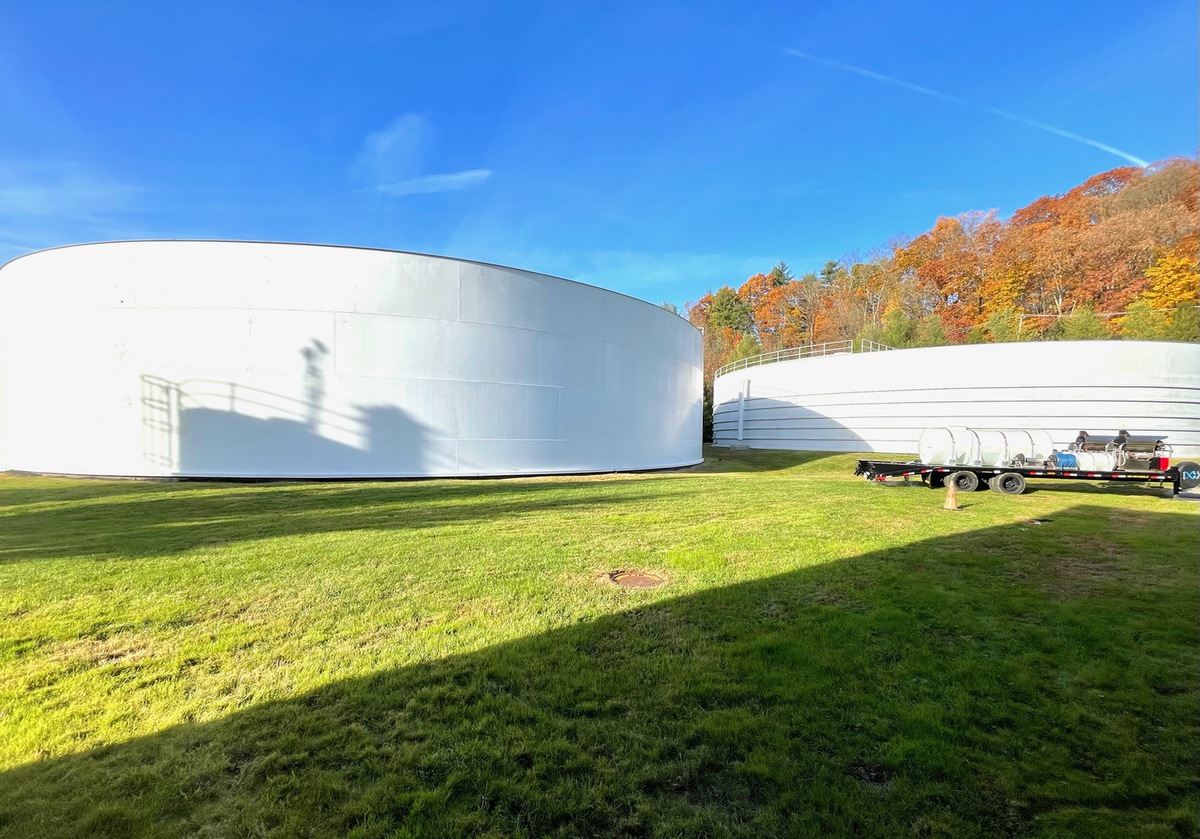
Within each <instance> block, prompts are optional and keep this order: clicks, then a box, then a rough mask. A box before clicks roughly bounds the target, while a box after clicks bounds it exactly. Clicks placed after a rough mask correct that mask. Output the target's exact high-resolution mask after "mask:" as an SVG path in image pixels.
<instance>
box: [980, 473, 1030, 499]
mask: <svg viewBox="0 0 1200 839" xmlns="http://www.w3.org/2000/svg"><path fill="white" fill-rule="evenodd" d="M988 485H989V486H991V488H992V489H994V490H996V492H998V493H1000V494H1001V495H1020V494H1021V493H1022V492H1024V491H1025V476H1024V475H1021V474H1018V473H1016V472H1004V473H1002V474H999V475H996V476H995V477H994V478H992V479H991V480H989V481H988Z"/></svg>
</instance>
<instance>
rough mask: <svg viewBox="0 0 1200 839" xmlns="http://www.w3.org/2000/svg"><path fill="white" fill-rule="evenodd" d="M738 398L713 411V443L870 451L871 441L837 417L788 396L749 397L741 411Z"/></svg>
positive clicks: (776, 447)
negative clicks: (806, 405) (799, 403)
mask: <svg viewBox="0 0 1200 839" xmlns="http://www.w3.org/2000/svg"><path fill="white" fill-rule="evenodd" d="M738 403H739V400H738V399H729V400H726V401H725V402H722V403H721V404H720V405H717V406H716V408H715V410H714V412H713V443H714V445H717V446H747V447H749V448H754V449H794V450H799V451H828V452H867V451H872V449H871V448H870V444H869V443H868V442H867V441H866V440H865V439H864V438H863V437H861V436H860V435H859V434H858V433H857V432H855V431H853V430H851V429H850V428H849V427H848V426H846V425H843V424H842V423H840V422H838V421H837V420H835V419H833V418H831V417H829V416H826V415H825V414H822V413H820V412H818V411H814V410H812V409H811V408H805V407H804V406H803V405H797V404H796V403H795V402H792V401H789V400H786V399H774V398H768V397H761V396H756V397H749V398H747V399H746V400H745V405H744V409H743V410H742V411H741V414H742V416H741V433H740V435H739V431H738V425H739V421H738V414H739V404H738Z"/></svg>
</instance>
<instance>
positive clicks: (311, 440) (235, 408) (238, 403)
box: [141, 375, 436, 478]
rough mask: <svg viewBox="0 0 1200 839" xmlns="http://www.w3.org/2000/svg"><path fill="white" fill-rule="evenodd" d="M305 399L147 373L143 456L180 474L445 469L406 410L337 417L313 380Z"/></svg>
mask: <svg viewBox="0 0 1200 839" xmlns="http://www.w3.org/2000/svg"><path fill="white" fill-rule="evenodd" d="M304 393H305V398H304V399H296V398H294V397H290V396H286V395H284V394H280V393H274V392H271V391H267V390H263V389H260V388H254V387H248V386H246V385H242V384H237V383H234V382H227V381H215V380H209V379H189V380H184V381H178V382H175V381H170V380H168V379H163V378H159V377H157V376H149V375H143V376H142V377H141V407H142V453H143V457H144V459H145V460H146V462H147V463H151V464H154V465H155V466H157V467H159V468H160V469H163V470H165V471H166V473H167V474H169V475H173V476H180V477H214V478H217V477H251V478H274V477H279V478H289V477H402V476H413V475H425V474H428V471H429V469H430V468H431V466H434V467H436V464H431V463H430V462H429V461H430V456H429V451H428V436H429V434H428V432H429V429H428V428H426V427H425V426H424V425H422V424H421V423H419V422H417V421H416V420H414V419H413V418H412V417H410V416H409V415H408V413H407V412H405V411H404V410H403V409H401V408H399V407H397V406H395V405H369V406H362V407H359V406H353V407H352V410H351V412H346V413H343V412H339V411H333V410H330V409H329V408H327V407H326V406H325V404H324V388H323V387H322V386H321V382H320V381H314V380H313V379H311V378H308V377H306V381H305V389H304Z"/></svg>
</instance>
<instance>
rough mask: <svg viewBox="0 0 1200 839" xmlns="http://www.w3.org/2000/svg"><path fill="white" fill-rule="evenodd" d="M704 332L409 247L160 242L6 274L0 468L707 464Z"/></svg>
mask: <svg viewBox="0 0 1200 839" xmlns="http://www.w3.org/2000/svg"><path fill="white" fill-rule="evenodd" d="M701 376H702V362H701V340H700V333H699V332H698V330H696V329H695V328H694V327H692V326H691V325H690V324H689V323H688V322H687V321H686V320H684V319H683V318H680V317H679V316H677V315H675V314H672V313H671V312H668V311H665V310H664V309H662V308H660V307H658V306H654V305H652V304H649V303H646V302H643V301H640V300H635V299H633V298H630V297H626V296H624V295H621V294H616V293H614V292H610V291H605V290H603V289H599V288H594V287H592V286H588V285H584V284H581V283H576V282H571V281H569V280H563V279H559V278H556V277H548V276H545V275H541V274H535V273H531V272H528V271H521V270H517V269H513V268H503V267H499V266H495V265H485V264H481V263H476V262H469V261H465V260H457V259H449V258H444V257H436V256H425V255H420V254H411V253H400V252H395V251H383V250H370V249H363V248H344V247H330V246H318V245H300V244H267V243H254V242H196V241H149V242H115V243H105V244H95V245H79V246H73V247H67V248H59V249H55V250H49V251H42V252H39V253H34V254H30V255H27V256H24V257H20V258H18V259H15V260H13V261H11V262H9V263H8V264H6V265H5V266H3V268H0V468H3V469H8V470H21V471H30V472H46V473H65V474H89V475H114V476H116V475H121V476H193V477H321V478H326V477H413V476H459V475H461V476H468V475H512V474H550V473H571V472H602V471H615V470H634V469H654V468H664V467H677V466H685V465H690V464H694V463H698V462H700V460H701V457H702V456H701V451H700V413H701Z"/></svg>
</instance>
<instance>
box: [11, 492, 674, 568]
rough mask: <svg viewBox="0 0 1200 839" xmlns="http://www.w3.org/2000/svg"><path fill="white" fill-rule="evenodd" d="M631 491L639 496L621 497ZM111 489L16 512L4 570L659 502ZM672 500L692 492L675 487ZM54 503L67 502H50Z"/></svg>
mask: <svg viewBox="0 0 1200 839" xmlns="http://www.w3.org/2000/svg"><path fill="white" fill-rule="evenodd" d="M633 482H637V483H639V485H640V486H641V487H642V491H640V492H631V493H627V494H622V493H621V492H620V491H619V490H620V488H621V487H622V486H623V485H625V484H629V483H633ZM238 486H239V488H240V487H242V486H244V485H238ZM113 487H114V485H113V484H105V483H97V484H96V485H95V489H96V495H95V496H94V500H93V501H92V502H91V503H87V500H86V497H81V496H80V495H79V494H78V493H77V492H76V491H75V488H66V489H67V492H66V493H65V495H66V496H67V499H68V500H69V501H70V503H69V504H68V505H66V506H59V505H55V504H50V505H48V506H39V507H37V508H34V509H27V510H23V509H21V507H20V506H16V509H15V511H14V512H12V513H10V514H9V515H7V516H4V518H3V529H0V565H2V564H4V563H7V562H16V561H22V560H28V559H45V558H54V557H63V556H89V557H94V558H108V559H120V558H138V557H145V556H161V555H169V554H176V553H182V552H184V551H188V550H192V549H195V548H199V547H207V546H214V545H222V544H229V543H232V542H239V541H244V540H249V539H262V538H270V537H279V536H298V535H304V534H315V533H333V532H339V531H347V530H416V529H422V528H430V527H441V526H446V525H455V524H473V523H478V524H483V523H486V522H490V521H496V520H501V519H505V518H511V517H515V516H523V515H529V514H537V513H547V512H552V511H557V512H565V511H569V510H591V509H600V508H604V507H613V506H618V505H624V504H643V503H645V502H646V501H647V500H652V499H655V498H658V497H659V492H658V490H657V489H656V488H655V483H654V481H653V479H650V480H646V479H636V478H630V479H615V480H614V479H608V480H597V481H587V482H582V481H581V482H571V481H524V480H523V481H484V480H476V481H455V482H452V483H451V482H437V483H434V482H428V483H425V482H421V483H416V482H414V483H406V484H387V485H383V486H381V485H379V484H346V483H328V484H325V483H322V484H296V485H292V486H283V487H280V486H277V485H276V486H270V487H267V486H264V487H261V488H259V489H239V490H231V488H230V487H229V485H225V484H212V485H202V484H186V485H180V484H144V485H139V486H138V487H137V488H136V490H134V491H133V492H126V493H124V494H117V495H110V494H109V492H110V490H112V489H113ZM213 490H217V491H213ZM33 492H34V493H35V494H38V495H40V494H41V491H40V490H34V491H33ZM673 492H674V493H676V494H679V493H683V494H686V493H687V492H689V490H688V489H687V488H686V487H676V488H675V489H674V490H673ZM51 497H52V498H53V500H56V501H57V500H62V499H60V498H58V497H57V493H54V492H52V494H51Z"/></svg>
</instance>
